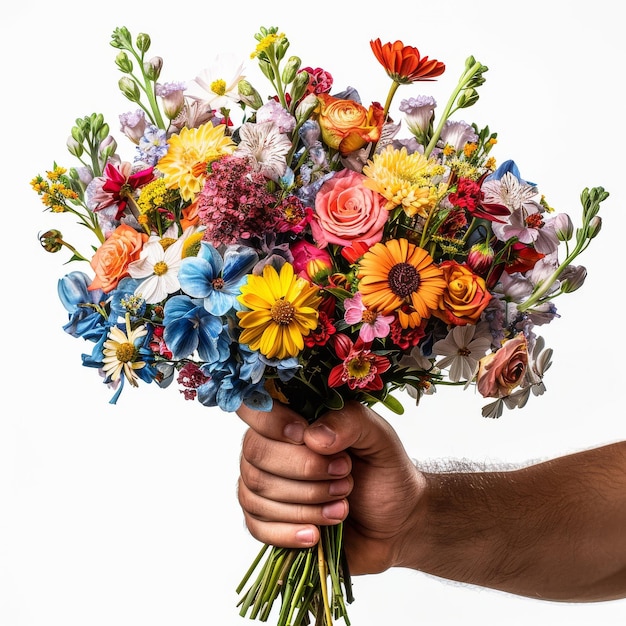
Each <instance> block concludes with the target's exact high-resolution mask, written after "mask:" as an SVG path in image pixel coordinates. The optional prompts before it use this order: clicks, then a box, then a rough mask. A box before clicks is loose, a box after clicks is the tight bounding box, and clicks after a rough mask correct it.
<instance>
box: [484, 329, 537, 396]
mask: <svg viewBox="0 0 626 626" xmlns="http://www.w3.org/2000/svg"><path fill="white" fill-rule="evenodd" d="M527 367H528V344H527V342H526V337H524V335H521V334H520V335H518V336H517V337H515V338H514V339H508V340H507V341H505V342H504V343H503V344H502V347H501V348H500V349H499V350H497V351H496V352H492V353H491V354H488V355H486V356H484V357H483V358H482V359H480V361H479V362H478V374H477V376H476V385H477V386H478V391H479V392H480V395H481V396H483V398H505V397H506V396H508V395H510V394H511V392H512V391H513V389H515V387H517V386H518V385H519V384H520V383H521V382H522V380H523V378H524V375H525V374H526V369H527Z"/></svg>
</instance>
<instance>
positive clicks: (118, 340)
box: [102, 323, 148, 387]
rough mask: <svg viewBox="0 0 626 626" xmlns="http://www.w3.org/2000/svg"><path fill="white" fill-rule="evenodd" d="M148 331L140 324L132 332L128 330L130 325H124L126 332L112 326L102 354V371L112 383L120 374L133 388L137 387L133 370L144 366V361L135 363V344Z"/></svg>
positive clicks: (137, 353) (136, 351) (136, 354)
mask: <svg viewBox="0 0 626 626" xmlns="http://www.w3.org/2000/svg"><path fill="white" fill-rule="evenodd" d="M147 333H148V329H147V328H146V327H145V326H144V325H143V324H142V325H141V326H138V327H137V328H135V329H134V330H132V329H131V328H130V324H128V323H127V324H126V332H124V331H123V330H122V329H121V328H119V327H118V326H113V327H112V328H111V330H110V331H109V336H108V337H107V339H106V341H105V342H104V345H103V346H102V352H103V354H104V359H103V363H104V365H103V368H102V369H103V370H104V372H105V374H106V375H107V377H109V378H110V379H111V381H112V382H115V381H118V380H119V379H120V378H121V376H122V373H124V376H125V377H126V380H128V382H129V383H130V384H131V385H132V386H133V387H137V386H138V384H137V379H138V378H139V377H138V376H137V374H136V373H135V370H139V369H141V368H142V367H144V366H145V365H146V363H145V361H137V360H135V359H137V357H138V355H139V351H138V350H137V347H136V344H137V342H138V340H139V339H141V338H142V337H145V336H146V334H147Z"/></svg>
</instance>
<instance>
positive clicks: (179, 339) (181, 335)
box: [163, 317, 198, 359]
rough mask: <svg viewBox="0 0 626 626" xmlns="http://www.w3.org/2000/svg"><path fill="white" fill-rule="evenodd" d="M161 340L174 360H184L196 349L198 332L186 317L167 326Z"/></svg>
mask: <svg viewBox="0 0 626 626" xmlns="http://www.w3.org/2000/svg"><path fill="white" fill-rule="evenodd" d="M163 339H164V340H165V343H166V344H167V347H168V348H169V349H170V350H171V352H172V357H173V358H174V359H186V358H187V357H188V356H189V355H190V354H193V352H194V351H195V349H196V348H197V347H198V332H197V330H196V329H195V328H194V324H193V322H192V321H191V320H189V319H188V318H186V317H182V318H180V319H177V320H173V321H172V322H170V323H169V324H167V325H166V326H165V330H164V331H163Z"/></svg>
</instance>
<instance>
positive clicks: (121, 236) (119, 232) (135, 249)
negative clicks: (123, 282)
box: [88, 224, 148, 293]
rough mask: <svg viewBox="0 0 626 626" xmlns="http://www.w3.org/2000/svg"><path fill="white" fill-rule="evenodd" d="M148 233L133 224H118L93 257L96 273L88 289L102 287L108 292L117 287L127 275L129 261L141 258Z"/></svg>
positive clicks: (92, 265) (93, 266) (92, 263)
mask: <svg viewBox="0 0 626 626" xmlns="http://www.w3.org/2000/svg"><path fill="white" fill-rule="evenodd" d="M147 240H148V235H146V234H143V233H139V232H137V231H136V230H135V229H134V228H133V227H132V226H128V224H122V225H121V226H118V227H117V228H116V229H115V230H114V231H113V232H112V233H111V234H110V235H109V236H108V237H107V238H106V240H105V242H104V243H103V244H102V245H101V246H100V247H99V248H98V249H97V250H96V253H95V254H94V255H93V258H92V259H91V267H92V268H93V271H94V272H95V273H96V277H95V278H94V279H93V281H92V283H91V285H89V287H88V289H89V290H90V291H91V290H93V289H102V291H104V293H108V292H109V291H112V290H113V289H115V287H117V283H118V282H119V281H120V279H121V278H124V276H126V275H127V271H126V270H127V268H128V265H129V263H131V262H132V261H136V260H137V259H138V258H139V254H140V252H141V249H142V248H143V244H144V242H145V241H147Z"/></svg>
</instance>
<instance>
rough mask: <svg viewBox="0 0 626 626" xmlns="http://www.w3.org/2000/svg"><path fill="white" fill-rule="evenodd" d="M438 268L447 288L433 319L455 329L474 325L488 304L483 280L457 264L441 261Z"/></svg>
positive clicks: (488, 298)
mask: <svg viewBox="0 0 626 626" xmlns="http://www.w3.org/2000/svg"><path fill="white" fill-rule="evenodd" d="M439 268H440V269H441V270H443V276H444V278H445V280H446V283H447V286H446V289H445V291H444V292H443V293H442V294H441V298H440V299H439V307H438V308H437V309H436V310H434V311H433V315H435V316H436V317H438V318H439V319H441V320H443V321H444V322H446V324H454V325H455V326H464V325H465V324H476V322H478V319H479V317H480V314H481V313H482V312H483V311H484V310H485V308H486V306H487V305H488V304H489V301H490V300H491V294H490V293H489V291H488V289H487V285H486V284H485V281H484V279H483V278H481V277H480V276H477V275H476V274H474V272H472V270H471V269H470V268H469V267H468V266H467V265H461V264H460V263H457V262H456V261H444V262H443V263H441V264H440V265H439Z"/></svg>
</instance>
